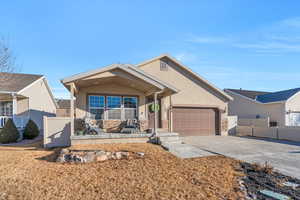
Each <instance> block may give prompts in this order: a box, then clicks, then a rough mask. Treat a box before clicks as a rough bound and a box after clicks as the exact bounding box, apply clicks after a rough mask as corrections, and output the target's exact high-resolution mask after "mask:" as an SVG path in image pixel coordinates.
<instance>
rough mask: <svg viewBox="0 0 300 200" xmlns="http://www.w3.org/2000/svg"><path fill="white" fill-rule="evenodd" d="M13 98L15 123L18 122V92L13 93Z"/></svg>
mask: <svg viewBox="0 0 300 200" xmlns="http://www.w3.org/2000/svg"><path fill="white" fill-rule="evenodd" d="M12 99H13V102H12V104H13V110H12V117H13V121H14V123H16V121H17V120H16V117H17V110H18V102H17V96H16V94H14V93H13V94H12Z"/></svg>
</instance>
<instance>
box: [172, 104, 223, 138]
mask: <svg viewBox="0 0 300 200" xmlns="http://www.w3.org/2000/svg"><path fill="white" fill-rule="evenodd" d="M173 131H174V132H177V133H179V134H180V135H181V136H207V135H216V134H218V133H219V112H218V110H217V109H215V108H193V107H191V108H188V107H174V108H173Z"/></svg>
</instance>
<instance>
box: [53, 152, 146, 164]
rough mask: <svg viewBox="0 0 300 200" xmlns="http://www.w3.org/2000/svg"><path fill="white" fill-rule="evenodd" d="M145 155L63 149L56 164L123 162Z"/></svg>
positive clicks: (139, 153)
mask: <svg viewBox="0 0 300 200" xmlns="http://www.w3.org/2000/svg"><path fill="white" fill-rule="evenodd" d="M144 155H145V154H144V153H142V152H138V153H135V152H127V151H118V152H109V151H107V152H106V151H101V150H69V149H62V150H61V152H60V154H59V156H58V157H57V159H56V162H60V163H66V162H67V163H91V162H103V161H106V160H121V159H129V158H140V157H143V156H144Z"/></svg>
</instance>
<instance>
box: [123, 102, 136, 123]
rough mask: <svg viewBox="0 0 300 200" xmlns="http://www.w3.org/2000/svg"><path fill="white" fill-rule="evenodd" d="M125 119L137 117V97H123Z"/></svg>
mask: <svg viewBox="0 0 300 200" xmlns="http://www.w3.org/2000/svg"><path fill="white" fill-rule="evenodd" d="M123 104H124V111H125V114H124V115H125V119H135V118H137V98H136V97H123Z"/></svg>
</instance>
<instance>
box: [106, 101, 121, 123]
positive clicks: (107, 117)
mask: <svg viewBox="0 0 300 200" xmlns="http://www.w3.org/2000/svg"><path fill="white" fill-rule="evenodd" d="M108 97H120V100H121V102H120V107H119V108H109V107H108ZM105 99H106V109H105V110H106V113H107V114H106V120H122V109H123V98H122V96H118V95H107V96H105ZM109 110H120V119H114V118H109V113H108V112H109Z"/></svg>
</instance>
